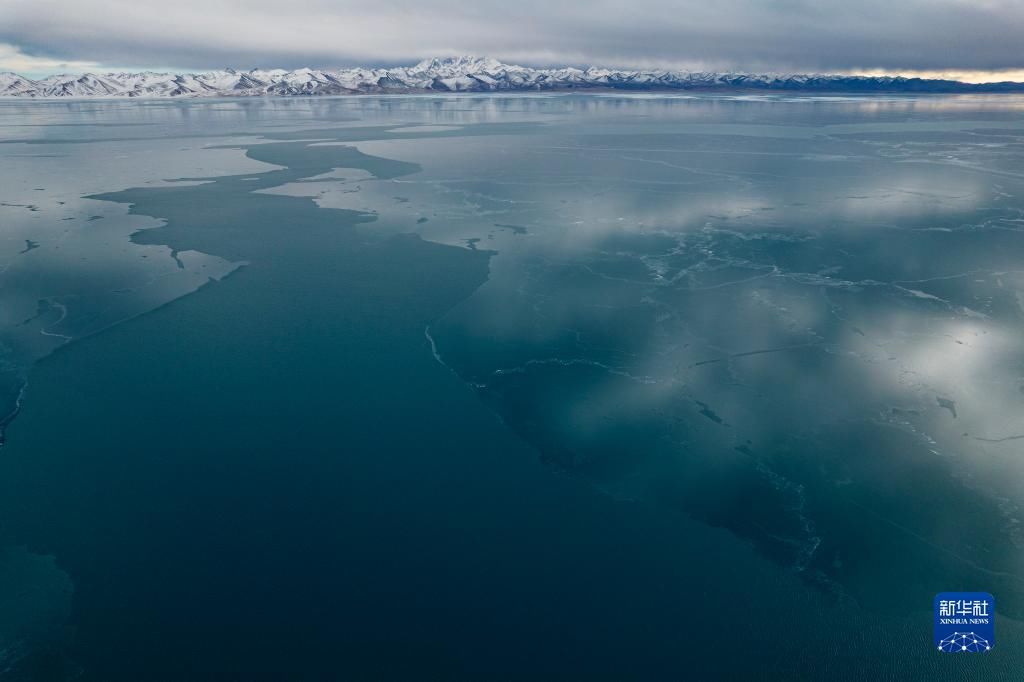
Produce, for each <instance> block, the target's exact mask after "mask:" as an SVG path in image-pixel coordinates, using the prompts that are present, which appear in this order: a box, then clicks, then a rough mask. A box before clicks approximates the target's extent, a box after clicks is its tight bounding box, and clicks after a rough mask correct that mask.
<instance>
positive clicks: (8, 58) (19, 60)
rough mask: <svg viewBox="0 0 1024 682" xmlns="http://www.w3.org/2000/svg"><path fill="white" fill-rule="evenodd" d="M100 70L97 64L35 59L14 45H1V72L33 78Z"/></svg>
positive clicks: (44, 58) (43, 58) (42, 58)
mask: <svg viewBox="0 0 1024 682" xmlns="http://www.w3.org/2000/svg"><path fill="white" fill-rule="evenodd" d="M98 68H99V64H97V63H96V62H89V61H74V60H71V61H68V60H61V59H52V58H48V57H34V56H32V55H27V54H25V53H23V52H22V51H21V50H19V49H18V48H17V47H15V46H14V45H8V44H6V43H0V71H13V72H15V73H17V74H21V75H22V76H27V77H29V78H31V77H34V76H44V75H47V74H51V73H57V72H61V71H67V72H69V73H80V72H83V71H93V70H96V69H98Z"/></svg>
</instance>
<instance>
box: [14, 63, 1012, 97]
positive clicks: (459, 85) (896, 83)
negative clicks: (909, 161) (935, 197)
mask: <svg viewBox="0 0 1024 682" xmlns="http://www.w3.org/2000/svg"><path fill="white" fill-rule="evenodd" d="M587 89H604V90H617V91H673V90H674V91H678V90H701V91H712V92H734V91H800V92H861V93H870V92H1024V84H1022V83H988V84H970V83H959V82H956V81H943V80H923V79H920V78H899V77H892V76H879V77H874V76H843V75H801V74H788V75H787V74H745V73H705V72H680V71H665V70H660V69H659V70H636V71H631V70H621V69H608V68H601V67H598V66H590V67H588V68H586V69H583V70H581V69H578V68H573V67H564V68H531V67H524V66H515V65H510V64H504V63H502V62H500V61H498V60H496V59H491V58H489V57H476V56H471V55H463V56H458V57H446V58H435V59H425V60H423V61H421V62H420V63H418V64H416V65H415V66H410V67H396V68H388V69H374V68H365V67H355V68H349V69H337V70H317V69H312V68H308V67H305V68H301V69H294V70H291V71H288V70H285V69H252V70H250V71H244V72H240V71H236V70H235V69H232V68H225V69H223V70H220V71H210V72H206V73H182V74H174V73H154V72H152V71H146V72H140V73H116V74H115V73H108V74H92V73H87V74H81V75H57V76H49V77H47V78H43V79H41V80H38V81H37V80H31V79H28V78H24V77H22V76H19V75H18V74H15V73H10V72H3V73H0V97H4V96H6V97H218V96H219V97H228V96H232V97H239V96H245V97H254V96H266V95H347V94H370V93H424V92H523V91H538V90H542V91H569V90H587Z"/></svg>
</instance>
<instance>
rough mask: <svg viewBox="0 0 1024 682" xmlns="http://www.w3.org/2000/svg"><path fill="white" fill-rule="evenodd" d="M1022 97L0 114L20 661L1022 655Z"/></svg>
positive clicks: (210, 670) (115, 675)
mask: <svg viewBox="0 0 1024 682" xmlns="http://www.w3.org/2000/svg"><path fill="white" fill-rule="evenodd" d="M1022 108H1024V102H1022V101H1021V100H1018V99H1014V98H993V99H980V98H893V99H877V98H864V99H860V98H830V99H811V98H796V99H787V98H781V97H775V98H658V97H654V98H646V97H637V98H628V97H627V98H619V97H561V96H552V97H536V98H530V97H525V98H524V97H510V98H496V97H480V98H472V97H470V98H458V97H452V98H417V97H396V98H380V99H372V98H358V99H333V100H332V99H328V100H285V101H279V100H268V101H224V102H220V101H215V102H194V103H192V102H172V103H168V102H130V103H106V102H102V103H101V102H75V103H71V104H64V103H61V104H53V103H29V104H24V103H18V104H11V105H8V104H5V105H3V106H2V107H0V131H2V134H3V137H4V142H5V144H3V145H0V154H2V155H3V156H4V163H3V165H2V166H0V175H2V179H3V180H4V182H3V187H4V189H3V190H0V199H2V201H3V206H2V207H0V211H2V213H0V216H2V218H3V221H4V222H3V229H4V231H5V234H4V238H5V240H6V241H5V242H4V244H5V245H6V246H4V249H6V250H5V251H3V252H2V253H0V256H2V257H3V258H4V259H5V260H4V262H5V265H4V270H3V274H2V275H0V277H3V278H4V279H3V284H4V287H3V289H2V290H0V292H2V293H0V296H2V299H3V301H4V303H5V310H6V312H5V318H4V321H3V324H2V325H0V339H2V340H3V343H4V347H3V352H4V360H5V362H4V365H3V367H2V369H3V377H2V378H3V383H2V386H0V387H2V388H3V390H4V391H6V393H7V395H8V396H10V397H9V398H8V399H7V404H8V408H7V411H8V412H9V413H10V414H12V415H16V416H15V418H14V419H13V421H11V422H10V424H9V426H8V428H7V429H6V433H5V436H6V441H7V442H6V445H5V446H4V448H3V450H2V451H0V540H2V542H3V546H4V547H5V549H4V550H3V554H0V603H3V604H11V605H12V606H11V607H10V608H5V609H4V610H3V612H2V615H0V650H2V652H3V653H0V671H3V673H2V674H5V675H7V676H9V677H11V679H96V680H116V679H126V680H141V679H156V680H164V679H174V680H178V679H188V680H193V679H197V680H198V679H217V680H226V679H473V680H479V679H520V678H529V679H537V678H541V679H549V678H582V679H595V678H600V679H662V678H671V679H679V678H691V677H692V678H694V679H716V678H720V679H735V678H737V677H742V678H746V679H779V678H830V679H832V678H838V679H862V678H864V677H867V676H872V677H898V678H901V679H916V678H920V679H935V678H936V677H938V678H940V679H942V678H945V677H949V678H957V679H958V678H962V677H963V676H964V675H968V674H969V675H972V676H978V677H983V676H991V677H993V678H998V677H1000V676H1002V677H1006V676H1009V675H1011V671H1013V670H1015V669H1016V668H1017V667H1019V665H1020V663H1021V661H1020V655H1019V644H1020V643H1021V641H1022V640H1024V631H1022V629H1021V626H1020V624H1019V619H1020V618H1021V617H1022V615H1024V593H1022V589H1024V583H1022V580H1021V577H1020V576H1021V572H1020V569H1021V559H1022V554H1021V546H1022V545H1021V536H1020V530H1019V520H1018V518H1019V512H1018V507H1019V504H1020V501H1021V492H1022V488H1021V485H1020V481H1021V478H1020V476H1021V473H1022V471H1021V462H1020V456H1021V455H1022V454H1024V451H1022V448H1024V421H1022V418H1021V415H1022V414H1024V412H1022V411H1021V409H1020V408H1021V407H1022V406H1024V345H1022V343H1021V338H1024V337H1022V335H1021V332H1022V327H1024V312H1022V311H1024V304H1022V301H1024V269H1022V268H1021V266H1020V265H1019V264H1020V263H1021V262H1024V260H1022V259H1024V234H1022V230H1024V199H1022V198H1024V182H1022V180H1024V124H1022V122H1021V118H1020V112H1021V110H1022ZM26 386H27V388H26ZM18 408H20V409H18ZM953 590H979V591H988V592H992V593H994V594H995V595H996V597H997V604H998V610H999V613H998V619H997V646H996V648H995V649H994V650H993V651H992V652H991V653H990V654H986V655H984V656H976V657H970V658H969V657H966V656H965V657H957V656H950V655H945V654H940V653H938V652H935V651H933V650H932V647H931V642H930V637H931V623H932V621H931V613H930V609H931V600H932V597H933V596H934V594H935V593H937V592H940V591H953Z"/></svg>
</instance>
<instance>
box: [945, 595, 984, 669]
mask: <svg viewBox="0 0 1024 682" xmlns="http://www.w3.org/2000/svg"><path fill="white" fill-rule="evenodd" d="M933 606H934V608H935V641H934V644H935V648H936V649H938V650H939V651H944V652H946V653H949V654H959V653H972V654H976V653H984V652H986V651H990V650H991V649H992V647H994V646H995V645H996V626H995V609H996V600H995V597H993V596H992V595H991V594H989V593H988V592H941V593H939V594H937V595H935V601H934V602H933Z"/></svg>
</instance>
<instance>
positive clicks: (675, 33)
mask: <svg viewBox="0 0 1024 682" xmlns="http://www.w3.org/2000/svg"><path fill="white" fill-rule="evenodd" d="M1022 45H1024V0H618V1H615V2H612V1H610V0H363V1H360V2H352V1H350V0H247V1H241V0H237V1H234V2H230V1H228V0H168V1H158V0H0V70H11V71H17V72H19V73H24V74H26V75H33V74H34V75H40V74H43V73H53V72H57V71H84V70H107V69H117V68H132V69H139V68H184V69H196V70H202V69H210V68H221V67H224V66H234V67H238V68H251V67H254V66H260V67H284V68H294V67H299V66H314V67H334V66H346V65H355V64H360V65H367V66H378V65H379V66H390V65H396V64H410V63H414V62H415V61H418V60H419V59H422V58H424V57H433V56H449V55H455V54H476V55H481V56H490V57H495V58H498V59H501V60H503V61H508V62H514V63H520V64H527V65H566V64H569V65H577V66H584V65H590V64H596V65H602V66H620V67H631V66H635V67H651V66H660V67H674V68H688V69H708V70H725V69H735V70H747V71H805V72H811V71H813V72H822V71H831V72H851V71H853V72H866V71H885V72H893V73H896V72H898V73H907V72H918V71H924V72H947V73H950V72H954V73H962V72H990V71H1015V70H1021V69H1024V47H1022ZM975 79H977V78H975Z"/></svg>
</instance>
